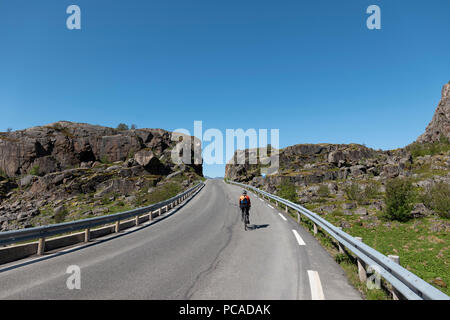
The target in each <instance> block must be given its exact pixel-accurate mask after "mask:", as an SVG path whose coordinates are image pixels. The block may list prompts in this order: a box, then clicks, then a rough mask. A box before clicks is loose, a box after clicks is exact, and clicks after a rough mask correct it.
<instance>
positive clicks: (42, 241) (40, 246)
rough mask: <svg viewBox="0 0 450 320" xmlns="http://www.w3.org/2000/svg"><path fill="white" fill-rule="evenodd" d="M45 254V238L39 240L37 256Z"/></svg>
mask: <svg viewBox="0 0 450 320" xmlns="http://www.w3.org/2000/svg"><path fill="white" fill-rule="evenodd" d="M44 252H45V238H44V237H42V238H39V244H38V249H37V255H38V256H42V255H43V254H44Z"/></svg>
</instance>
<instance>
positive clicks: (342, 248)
mask: <svg viewBox="0 0 450 320" xmlns="http://www.w3.org/2000/svg"><path fill="white" fill-rule="evenodd" d="M337 228H338V229H339V230H342V228H341V227H337ZM338 247H339V253H345V251H344V247H342V244H341V243H340V242H339V241H338Z"/></svg>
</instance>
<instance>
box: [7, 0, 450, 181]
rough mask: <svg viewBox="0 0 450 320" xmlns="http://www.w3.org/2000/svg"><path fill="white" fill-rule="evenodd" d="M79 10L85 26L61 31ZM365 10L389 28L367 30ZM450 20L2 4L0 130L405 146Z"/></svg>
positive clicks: (224, 8) (445, 9)
mask: <svg viewBox="0 0 450 320" xmlns="http://www.w3.org/2000/svg"><path fill="white" fill-rule="evenodd" d="M71 4H76V5H78V6H79V7H80V8H81V19H82V21H81V27H82V29H81V30H68V29H67V27H66V19H67V17H68V16H69V15H68V14H66V8H67V7H68V6H69V5H71ZM371 4H376V5H379V6H380V8H381V26H382V29H381V30H369V29H367V27H366V19H367V17H368V16H369V15H368V14H366V8H367V7H368V6H369V5H371ZM449 13H450V1H449V0H432V1H425V0H421V1H416V0H395V1H393V0H386V1H380V0H369V1H366V0H345V1H336V0H308V1H302V0H292V1H287V0H277V1H273V0H272V1H266V0H254V1H253V0H252V1H249V0H227V1H212V0H189V1H188V0H171V1H169V0H158V1H153V0H149V1H137V0H126V1H125V0H115V1H103V0H95V1H92V0H71V1H65V0H57V1H56V0H55V1H49V0H42V1H21V0H14V1H1V2H0V43H1V48H0V131H5V130H6V129H7V128H8V127H11V128H13V129H14V130H19V129H24V128H27V127H31V126H35V125H43V124H47V123H51V122H55V121H58V120H68V121H74V122H87V123H92V124H100V125H105V126H112V127H115V126H117V124H118V123H120V122H124V123H127V124H132V123H134V124H136V125H137V126H138V128H163V129H167V130H174V129H177V128H186V129H189V130H191V131H192V132H193V121H194V120H202V121H203V126H204V129H208V128H218V129H220V130H223V131H224V130H225V128H230V129H235V128H244V129H247V128H256V129H259V128H267V129H271V128H275V129H280V146H281V147H285V146H288V145H293V144H297V143H320V142H330V143H350V142H355V143H362V144H366V145H367V146H369V147H373V148H376V149H378V148H382V149H391V148H397V147H402V146H404V145H406V144H408V143H410V142H412V141H414V140H415V139H416V137H417V136H418V135H420V134H421V133H422V132H423V131H424V129H425V127H426V125H427V124H428V122H429V121H430V120H431V117H432V115H433V113H434V110H435V108H436V106H437V103H438V101H439V99H440V91H441V88H442V85H443V84H444V83H447V82H448V81H449V80H450V19H449ZM223 170H224V166H206V167H205V170H204V171H205V174H207V175H209V176H222V175H223Z"/></svg>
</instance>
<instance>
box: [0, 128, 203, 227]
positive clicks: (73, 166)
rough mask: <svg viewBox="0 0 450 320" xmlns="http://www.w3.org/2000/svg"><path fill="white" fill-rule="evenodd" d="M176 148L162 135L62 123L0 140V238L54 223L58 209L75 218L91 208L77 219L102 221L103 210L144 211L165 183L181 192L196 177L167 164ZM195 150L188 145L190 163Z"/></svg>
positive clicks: (194, 170)
mask: <svg viewBox="0 0 450 320" xmlns="http://www.w3.org/2000/svg"><path fill="white" fill-rule="evenodd" d="M191 138H192V137H191ZM176 143H177V142H175V141H172V133H171V132H168V131H165V130H162V129H138V130H126V131H119V130H116V129H112V128H107V127H101V126H95V125H89V124H83V123H71V122H65V121H61V122H57V123H53V124H50V125H47V126H42V127H34V128H30V129H26V130H21V131H15V132H9V133H0V231H2V230H11V229H17V228H22V227H30V226H33V225H39V224H41V223H42V224H45V223H52V222H55V221H53V220H51V217H55V216H61V213H58V214H57V213H56V211H57V212H59V211H58V210H57V208H59V207H61V205H65V208H67V211H68V214H69V215H70V214H72V216H73V217H72V218H73V219H76V218H80V214H81V213H80V212H78V211H79V210H78V209H79V208H84V207H92V210H87V211H86V212H88V213H87V214H86V215H83V214H81V217H84V216H89V215H90V214H94V215H98V214H105V213H107V212H108V210H109V209H108V210H106V209H105V208H101V207H102V205H104V204H110V205H114V204H115V203H116V202H118V203H128V204H130V203H131V202H133V203H132V205H131V207H134V206H138V205H139V204H145V203H146V201H151V200H152V199H153V196H152V192H153V191H155V189H157V188H158V186H163V185H164V184H167V183H172V182H173V183H175V182H176V185H177V186H181V187H188V186H189V185H191V184H192V183H194V182H195V181H197V180H198V179H199V178H201V177H202V165H201V164H194V162H193V161H191V162H192V164H175V163H173V162H172V161H171V153H172V150H174V147H175V146H176ZM196 143H198V139H195V138H192V139H191V144H192V148H191V159H193V158H194V144H196ZM174 173H176V174H174ZM175 179H176V181H175ZM171 181H172V182H171ZM174 181H175V182H174ZM174 190H175V191H176V188H175V189H173V188H172V191H174ZM160 193H161V192H160ZM126 197H128V198H127V200H126V201H125V198H126ZM133 197H134V198H133ZM74 199H78V200H77V201H75V202H74ZM130 199H138V200H139V201H140V202H141V203H139V201H137V200H136V201H131V200H130ZM97 209H98V210H97ZM100 209H101V210H100ZM77 210H78V211H77ZM52 212H53V213H54V214H51V213H52ZM64 212H65V211H64ZM46 213H47V214H46ZM47 216H48V217H47ZM41 218H42V219H41ZM47 218H48V219H47ZM49 219H50V220H49ZM69 220H70V217H69Z"/></svg>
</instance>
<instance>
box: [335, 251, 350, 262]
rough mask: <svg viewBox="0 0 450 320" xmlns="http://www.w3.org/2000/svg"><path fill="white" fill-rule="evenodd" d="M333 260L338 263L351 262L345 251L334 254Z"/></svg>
mask: <svg viewBox="0 0 450 320" xmlns="http://www.w3.org/2000/svg"><path fill="white" fill-rule="evenodd" d="M334 260H335V261H336V262H337V263H338V264H341V263H348V264H351V263H352V259H351V258H350V257H349V256H348V255H346V254H345V253H338V254H336V256H335V257H334Z"/></svg>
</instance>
